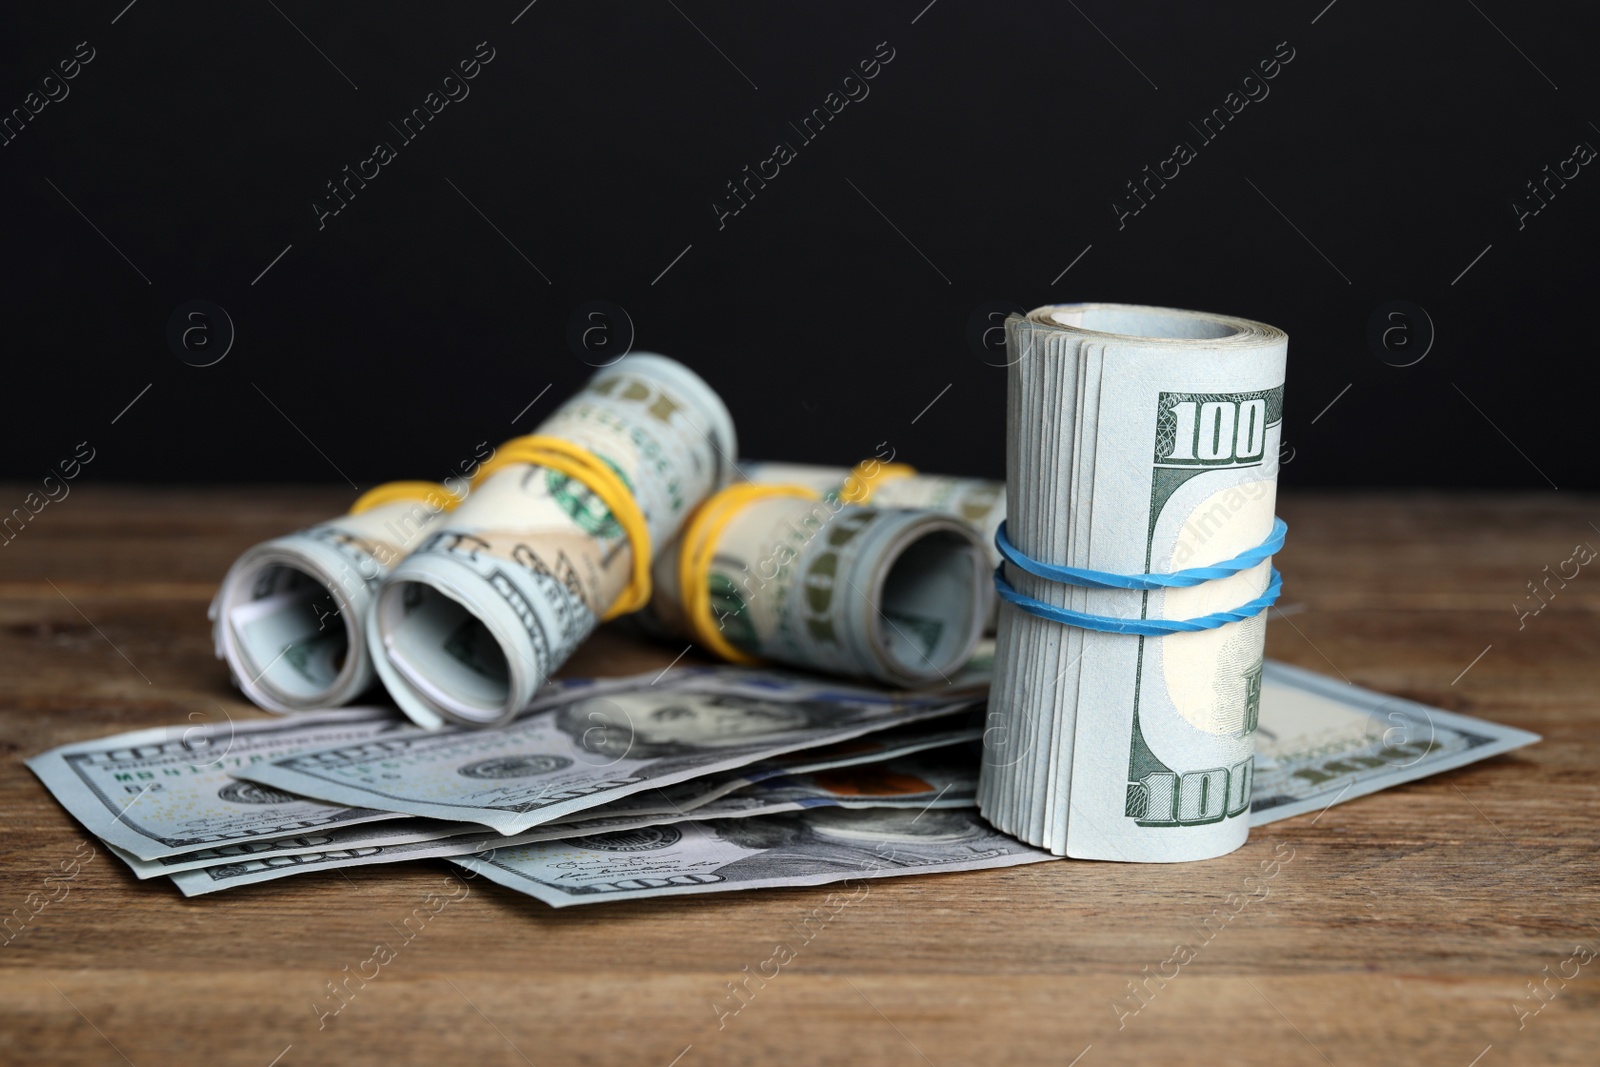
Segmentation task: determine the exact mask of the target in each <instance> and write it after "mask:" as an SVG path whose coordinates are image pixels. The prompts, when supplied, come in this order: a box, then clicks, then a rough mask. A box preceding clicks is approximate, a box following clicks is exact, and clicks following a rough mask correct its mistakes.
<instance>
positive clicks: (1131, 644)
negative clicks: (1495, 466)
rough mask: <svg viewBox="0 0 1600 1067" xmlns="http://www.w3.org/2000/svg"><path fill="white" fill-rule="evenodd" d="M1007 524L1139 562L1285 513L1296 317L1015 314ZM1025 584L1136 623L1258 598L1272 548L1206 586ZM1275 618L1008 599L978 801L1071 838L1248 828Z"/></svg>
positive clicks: (1159, 564)
mask: <svg viewBox="0 0 1600 1067" xmlns="http://www.w3.org/2000/svg"><path fill="white" fill-rule="evenodd" d="M1007 343H1008V350H1007V355H1008V356H1009V357H1010V360H1011V363H1010V369H1009V372H1008V373H1009V375H1010V377H1009V388H1008V391H1007V397H1008V401H1007V402H1008V431H1007V465H1006V469H1007V496H1008V514H1007V520H1006V528H1007V533H1008V535H1009V537H1010V540H1011V542H1012V543H1013V544H1014V545H1015V546H1016V547H1017V548H1018V549H1019V550H1020V551H1021V552H1022V553H1023V554H1025V555H1027V556H1029V557H1031V558H1032V559H1034V560H1037V561H1040V562H1043V563H1047V564H1054V565H1062V566H1070V567H1077V568H1087V569H1091V570H1095V571H1101V572H1110V573H1113V574H1118V575H1130V574H1131V575H1138V574H1144V573H1151V572H1154V573H1170V572H1174V571H1179V570H1184V569H1188V568H1194V567H1200V566H1205V565H1209V564H1213V563H1218V562H1221V561H1224V560H1229V559H1232V558H1233V557H1235V556H1237V555H1239V554H1241V553H1243V552H1244V551H1245V550H1247V549H1252V548H1255V547H1256V546H1259V545H1261V544H1263V543H1264V542H1265V541H1266V540H1267V538H1268V536H1269V535H1270V534H1271V533H1272V531H1273V522H1274V510H1273V501H1274V499H1275V496H1276V489H1277V473H1278V465H1277V456H1278V446H1279V440H1280V437H1281V431H1282V425H1283V381H1284V361H1285V356H1286V353H1287V350H1288V339H1287V337H1286V336H1285V335H1284V334H1283V332H1282V331H1281V330H1277V329H1274V328H1273V327H1270V326H1264V325H1261V324H1260V323H1255V322H1250V321H1248V320H1245V319H1237V318H1230V317H1226V316H1220V315H1211V314H1205V313H1201V312H1191V311H1172V310H1168V309H1164V308H1149V307H1134V306H1128V305H1119V304H1077V305H1061V306H1056V307H1043V308H1039V309H1037V310H1035V311H1032V312H1030V313H1029V314H1027V315H1026V316H1015V317H1013V318H1011V319H1009V320H1008V321H1007ZM1005 573H1006V578H1007V580H1008V581H1009V582H1010V584H1011V585H1012V586H1014V587H1015V588H1016V589H1017V591H1018V592H1020V593H1021V594H1023V595H1024V596H1027V597H1032V598H1034V599H1035V600H1040V601H1044V602H1045V603H1047V604H1049V605H1050V606H1052V607H1055V608H1064V609H1067V610H1071V611H1075V612H1080V613H1087V614H1091V615H1098V616H1110V617H1115V618H1118V619H1191V618H1195V617H1199V616H1204V615H1208V614H1210V613H1213V612H1219V611H1224V610H1228V609H1234V608H1238V607H1240V606H1242V605H1245V604H1247V603H1249V602H1251V601H1252V600H1254V599H1256V598H1257V597H1259V596H1260V595H1261V594H1262V593H1263V592H1264V591H1265V590H1266V589H1267V587H1268V585H1269V582H1270V577H1271V565H1270V562H1269V561H1266V560H1263V561H1262V562H1260V563H1258V564H1256V565H1255V566H1252V567H1250V568H1249V569H1247V570H1243V571H1240V572H1238V573H1236V574H1232V575H1230V576H1228V577H1223V578H1218V579H1215V580H1212V581H1208V582H1205V583H1204V584H1201V585H1196V586H1193V587H1189V588H1169V589H1156V590H1151V591H1143V592H1141V591H1139V590H1128V589H1120V588H1085V587H1083V586H1078V585H1065V584H1058V583H1056V582H1053V581H1048V580H1045V579H1042V578H1037V577H1035V576H1034V575H1032V574H1030V573H1028V572H1026V571H1024V570H1022V569H1020V568H1019V567H1017V566H1015V565H1013V564H1011V563H1009V562H1008V563H1007V564H1006V566H1005ZM1265 634H1266V617H1265V614H1264V613H1258V614H1256V615H1255V616H1254V617H1252V618H1248V619H1246V620H1244V621H1239V622H1230V623H1228V624H1226V625H1224V626H1221V627H1220V628H1217V629H1209V630H1202V631H1199V632H1188V633H1183V632H1180V633H1174V634H1170V635H1168V636H1163V637H1142V636H1132V635H1128V634H1122V633H1108V632H1103V631H1101V630H1097V629H1084V628H1081V627H1078V626H1067V625H1063V624H1061V623H1059V622H1056V621H1052V620H1049V619H1045V618H1041V617H1039V616H1038V615H1036V614H1033V613H1031V612H1028V611H1024V610H1023V609H1022V608H1020V607H1018V606H1017V605H1015V604H1013V603H1009V602H1005V601H1002V603H1001V605H1000V617H999V627H998V631H997V634H996V651H995V688H994V692H993V695H992V697H991V702H990V708H991V713H992V715H993V716H994V722H993V726H994V728H993V729H991V731H990V735H989V739H990V743H991V751H990V752H989V753H988V756H987V759H986V761H985V764H984V775H983V784H982V786H981V787H980V789H979V804H980V805H981V807H982V809H983V813H984V814H985V816H987V817H988V818H989V819H990V820H991V821H992V822H993V823H994V824H995V825H996V826H998V827H1001V828H1002V829H1004V830H1007V831H1009V832H1011V833H1015V834H1016V835H1018V836H1019V837H1021V838H1022V839H1023V840H1025V841H1029V842H1032V843H1034V844H1036V845H1039V846H1040V847H1044V848H1048V849H1050V850H1051V851H1052V852H1055V853H1056V854H1058V855H1067V856H1075V857H1080V858H1088V859H1106V860H1128V861H1143V862H1151V861H1162V862H1164V861H1176V860H1193V859H1203V858H1206V857H1210V856H1217V855H1221V854H1223V853H1225V852H1230V851H1232V850H1233V849H1235V848H1238V847H1239V846H1240V845H1242V844H1243V843H1244V841H1245V837H1246V835H1247V833H1248V831H1249V818H1248V813H1249V810H1250V780H1251V775H1252V773H1253V768H1254V761H1253V755H1254V749H1253V733H1254V730H1255V724H1256V718H1257V715H1258V711H1259V707H1260V694H1261V671H1262V661H1263V657H1262V649H1263V643H1264V640H1265Z"/></svg>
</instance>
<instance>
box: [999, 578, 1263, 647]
mask: <svg viewBox="0 0 1600 1067" xmlns="http://www.w3.org/2000/svg"><path fill="white" fill-rule="evenodd" d="M994 590H995V592H996V593H998V594H1000V599H1001V600H1004V601H1007V602H1009V603H1012V604H1015V605H1016V606H1017V607H1019V608H1021V609H1022V610H1023V611H1026V612H1028V613H1029V614H1031V615H1037V616H1039V618H1041V619H1049V620H1050V621H1051V622H1059V623H1061V624H1063V625H1065V626H1076V627H1078V628H1079V629H1082V630H1099V631H1101V632H1102V633H1108V634H1138V635H1139V636H1141V637H1164V636H1166V635H1167V634H1185V633H1194V632H1196V631H1199V630H1215V629H1216V628H1217V627H1219V626H1226V625H1228V623H1230V622H1243V621H1244V620H1246V619H1253V618H1255V617H1256V616H1257V615H1259V614H1261V613H1262V612H1263V611H1266V610H1267V609H1268V608H1270V607H1271V606H1272V605H1273V604H1274V603H1276V602H1277V600H1278V594H1279V593H1281V592H1283V575H1281V574H1279V573H1278V568H1276V567H1274V568H1272V582H1271V583H1270V584H1269V585H1268V586H1267V589H1266V592H1264V593H1262V594H1261V595H1260V596H1258V597H1256V599H1254V600H1252V601H1250V603H1248V604H1244V605H1242V606H1240V607H1237V608H1233V609H1231V610H1229V611H1214V612H1212V613H1211V614H1210V615H1201V616H1199V617H1197V618H1193V619H1119V618H1117V617H1116V616H1114V615H1091V614H1089V613H1088V612H1084V611H1072V610H1070V609H1068V608H1058V607H1056V606H1055V605H1053V604H1046V603H1045V602H1044V601H1042V600H1035V599H1034V598H1033V597H1031V596H1028V595H1026V594H1024V593H1019V592H1017V591H1016V590H1015V589H1013V588H1012V587H1011V583H1010V582H1008V581H1006V580H1005V577H1004V576H1003V575H1002V574H1001V573H1000V568H999V567H996V568H995V572H994Z"/></svg>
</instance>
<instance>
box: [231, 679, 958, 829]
mask: <svg viewBox="0 0 1600 1067" xmlns="http://www.w3.org/2000/svg"><path fill="white" fill-rule="evenodd" d="M820 694H827V695H826V698H823V697H821V696H820ZM969 704H970V701H969V700H965V699H961V698H956V699H934V698H921V697H904V696H896V695H894V694H889V693H884V692H881V691H875V690H867V689H861V690H857V691H856V692H855V693H854V695H845V694H844V693H843V692H842V691H841V688H840V687H838V686H825V687H823V686H814V685H806V684H804V683H800V682H795V683H792V684H791V685H790V686H789V687H788V688H787V689H782V688H776V687H773V686H770V685H768V684H761V685H756V686H748V687H745V689H744V690H743V691H741V690H740V687H739V686H738V685H737V684H735V683H733V682H732V681H731V680H730V679H729V677H727V676H726V675H724V676H720V677H719V678H718V679H717V682H716V684H714V685H711V686H709V687H697V686H696V684H695V681H694V678H693V677H692V676H690V677H686V678H682V679H678V678H674V677H672V675H671V674H670V672H664V673H663V675H662V679H661V682H660V683H659V684H657V685H654V686H651V687H650V688H648V689H646V690H642V691H632V692H625V691H617V692H613V693H611V694H610V695H584V694H582V693H581V692H577V691H575V692H572V693H569V694H566V695H564V696H563V697H562V698H560V699H559V700H558V701H557V703H556V705H555V706H553V707H549V708H548V709H546V710H542V711H538V712H534V713H532V714H527V715H524V716H523V717H521V718H519V719H517V720H515V721H514V722H511V723H509V724H507V725H505V726H500V727H495V728H492V729H488V730H462V729H445V730H441V731H435V732H429V731H424V730H410V731H405V730H402V731H396V732H395V733H393V734H392V735H390V736H385V737H381V738H373V739H372V740H371V741H357V742H355V743H352V744H348V745H339V746H334V747H330V748H325V749H321V750H318V751H314V752H304V753H298V754H295V755H291V756H288V757H286V758H284V759H275V760H267V761H263V762H260V763H257V764H255V765H253V766H251V767H248V768H242V769H240V770H239V771H238V772H237V773H238V775H239V777H241V778H245V779H248V780H249V781H253V782H257V783H260V784H263V785H269V786H272V787H274V788H277V789H284V790H288V791H290V792H293V793H297V794H301V795H305V796H315V797H319V798H322V799H324V800H328V801H330V802H333V803H336V804H347V805H362V806H366V805H371V806H376V807H382V808H386V809H388V810H390V811H399V812H404V813H406V814H409V815H417V816H422V817H426V818H436V819H453V820H456V821H465V822H475V823H481V824H482V825H484V826H488V827H490V828H492V829H494V830H498V831H499V832H501V833H503V834H515V833H519V832H521V831H523V830H526V829H528V828H530V827H533V826H537V825H539V824H541V823H546V822H549V821H551V820H553V819H557V818H560V817H562V816H564V815H568V814H571V813H573V812H577V811H583V810H586V809H588V808H593V807H596V806H598V805H600V804H604V803H608V802H611V801H614V800H617V799H619V798H621V797H625V796H629V795H632V794H634V793H637V792H639V791H641V790H644V789H649V788H651V787H662V786H667V785H672V784H674V783H677V782H681V781H684V780H686V779H690V778H695V777H699V776H702V775H707V774H713V773H716V772H719V771H727V770H731V769H733V768H735V767H741V766H744V765H746V764H749V763H754V762H755V761H757V760H761V759H770V758H772V757H774V756H778V755H782V754H783V753H786V752H793V751H796V750H799V749H804V748H814V747H816V746H818V745H825V744H831V743H834V742H837V741H844V740H848V739H850V738H852V737H856V736H859V735H862V734H867V733H871V732H873V731H875V730H880V729H885V728H888V727H891V726H898V725H902V724H905V723H909V722H914V721H918V720H921V719H928V718H934V717H937V716H940V715H945V714H950V713H952V712H954V711H957V710H960V709H962V708H964V707H967V706H969Z"/></svg>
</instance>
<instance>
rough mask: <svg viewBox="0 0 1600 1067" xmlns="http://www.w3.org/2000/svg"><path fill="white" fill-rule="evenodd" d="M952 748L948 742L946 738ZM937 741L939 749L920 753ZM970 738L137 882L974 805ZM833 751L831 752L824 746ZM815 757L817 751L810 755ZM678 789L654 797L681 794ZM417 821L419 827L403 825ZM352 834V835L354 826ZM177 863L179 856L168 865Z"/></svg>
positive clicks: (276, 873) (257, 856) (187, 889)
mask: <svg viewBox="0 0 1600 1067" xmlns="http://www.w3.org/2000/svg"><path fill="white" fill-rule="evenodd" d="M952 738H955V739H956V740H954V741H952V740H951V739H952ZM941 739H942V743H943V744H944V745H945V746H946V747H945V749H944V750H942V751H941V750H939V749H924V748H923V747H922V746H926V745H930V744H938V743H941ZM975 740H976V738H975V736H974V731H941V732H937V733H932V732H930V733H929V734H928V735H927V737H926V738H922V739H919V740H918V741H916V742H915V744H914V745H913V746H912V747H913V748H914V749H915V751H914V754H911V755H895V756H894V757H893V758H889V759H887V760H885V761H883V762H878V763H870V764H864V763H863V762H862V761H863V760H864V759H867V758H869V755H870V754H866V753H862V752H851V753H849V754H848V755H845V756H836V757H834V758H831V759H830V758H826V757H819V758H817V759H815V760H811V761H801V762H799V763H798V764H797V763H796V762H795V761H793V760H790V761H766V762H763V763H758V764H753V765H751V766H750V767H749V768H746V769H745V771H743V772H741V773H740V774H739V775H728V776H712V777H711V778H707V779H702V780H700V781H702V782H704V783H706V785H705V787H704V791H703V792H702V793H701V794H700V795H693V794H692V793H690V794H687V795H686V799H687V800H689V801H691V802H690V803H688V804H685V805H684V806H682V807H680V806H678V805H676V804H668V805H667V806H666V807H665V808H662V807H654V806H652V805H650V804H648V803H645V804H637V805H635V804H633V803H632V802H634V801H636V800H637V799H638V798H640V797H643V796H645V795H646V794H635V795H634V796H633V797H627V798H625V799H624V800H622V801H617V802H614V803H612V804H606V805H602V806H600V807H596V808H591V809H589V810H588V811H584V812H580V813H579V814H578V815H577V816H574V817H570V818H567V819H564V820H560V821H553V822H548V823H545V824H543V825H541V826H537V827H535V828H533V829H531V830H525V831H523V832H521V833H518V834H512V835H504V834H498V833H494V832H492V831H491V832H484V830H483V828H482V827H479V826H474V825H472V824H470V823H456V824H454V825H456V826H459V827H465V828H466V832H465V833H456V834H450V835H436V836H435V837H434V838H431V839H428V838H421V837H419V838H417V839H416V840H414V841H406V842H397V843H395V844H393V845H385V844H379V843H376V842H371V843H365V844H361V843H355V842H351V843H348V844H343V845H339V846H337V847H336V846H335V845H334V844H328V845H324V846H323V847H321V848H308V849H298V848H297V849H293V850H286V851H275V852H272V853H270V854H263V853H259V852H258V853H254V854H245V855H240V856H235V857H230V858H227V859H224V860H220V861H213V862H210V863H204V864H192V865H189V864H185V865H180V866H175V867H173V868H171V869H167V870H161V869H158V868H157V866H156V865H154V864H146V865H144V866H143V867H142V868H139V867H136V870H139V872H140V877H141V878H143V877H150V876H152V875H156V874H168V875H171V876H172V881H173V883H174V884H175V885H177V887H178V888H179V889H180V890H182V891H183V893H184V894H185V895H186V896H201V895H204V894H207V893H215V892H219V891H221V890H225V889H234V888H238V887H240V886H246V885H256V884H258V883H261V882H268V881H276V880H277V879H280V878H288V877H292V876H295V875H300V874H312V873H315V872H318V871H327V870H339V869H343V868H346V867H360V866H367V865H371V864H381V863H399V862H402V861H406V860H419V859H435V858H443V857H450V856H461V855H469V854H476V853H483V852H492V851H494V850H496V849H499V848H505V847H509V846H512V845H523V844H532V843H537V842H542V841H559V840H564V839H567V838H573V837H586V836H589V835H592V834H595V833H601V832H612V831H620V830H637V829H641V828H643V827H649V826H664V825H667V824H669V823H677V822H684V821H689V820H704V819H725V818H746V817H749V816H755V815H763V814H768V813H772V812H783V811H796V810H800V809H804V808H813V807H845V808H866V807H897V808H913V809H916V810H919V811H920V810H924V809H930V808H952V807H971V806H973V803H974V801H973V793H974V790H975V789H976V787H977V773H978V770H977V761H976V759H975V758H974V756H973V755H972V754H971V753H970V752H969V753H967V754H966V758H965V759H961V758H957V757H955V756H953V755H949V754H946V753H948V752H949V749H950V746H951V745H952V744H957V745H966V744H971V743H972V742H974V741H975ZM828 747H829V748H836V747H838V746H828ZM820 751H823V750H819V752H820ZM696 784H697V783H695V782H688V783H683V784H682V785H680V786H676V787H671V788H670V789H668V790H663V791H660V792H661V793H670V792H672V791H674V790H681V789H683V787H684V786H693V785H696ZM410 821H411V822H421V821H423V820H410ZM356 829H360V828H356ZM176 858H177V859H179V860H182V859H184V857H181V856H180V857H176Z"/></svg>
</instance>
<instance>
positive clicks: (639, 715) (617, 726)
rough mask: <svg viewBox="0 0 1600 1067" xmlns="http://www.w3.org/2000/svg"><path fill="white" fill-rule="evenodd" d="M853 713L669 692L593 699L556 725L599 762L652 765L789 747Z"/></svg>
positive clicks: (831, 706) (561, 714)
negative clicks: (720, 751)
mask: <svg viewBox="0 0 1600 1067" xmlns="http://www.w3.org/2000/svg"><path fill="white" fill-rule="evenodd" d="M849 710H850V709H849V708H848V706H845V707H841V705H839V704H837V703H830V702H826V701H817V700H765V699H762V698H760V697H755V696H747V695H744V694H728V693H718V694H708V693H684V692H673V691H672V690H665V691H663V692H660V693H618V694H616V695H614V696H610V697H602V696H594V697H586V698H584V699H582V700H577V701H574V702H573V703H571V704H568V705H566V706H565V707H563V708H561V709H560V710H559V711H558V712H556V725H557V726H558V727H560V728H561V729H562V730H563V731H564V732H565V733H566V734H567V736H569V737H571V738H572V739H573V741H574V742H576V743H577V744H578V745H579V746H580V747H582V748H584V749H587V750H588V751H590V752H593V753H596V754H597V755H603V756H607V757H609V758H611V759H622V758H623V757H624V756H627V757H630V758H632V759H652V758H657V757H661V756H682V755H687V754H689V753H693V752H703V751H706V750H708V749H717V748H730V747H735V746H739V745H747V744H750V743H752V742H771V743H774V744H782V743H784V742H787V741H793V740H798V739H800V738H802V737H804V736H805V735H806V734H807V733H808V732H810V731H813V730H816V729H819V728H822V727H826V726H828V725H831V724H835V723H838V722H840V721H841V720H842V719H843V720H844V721H848V719H847V716H848V712H849Z"/></svg>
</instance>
